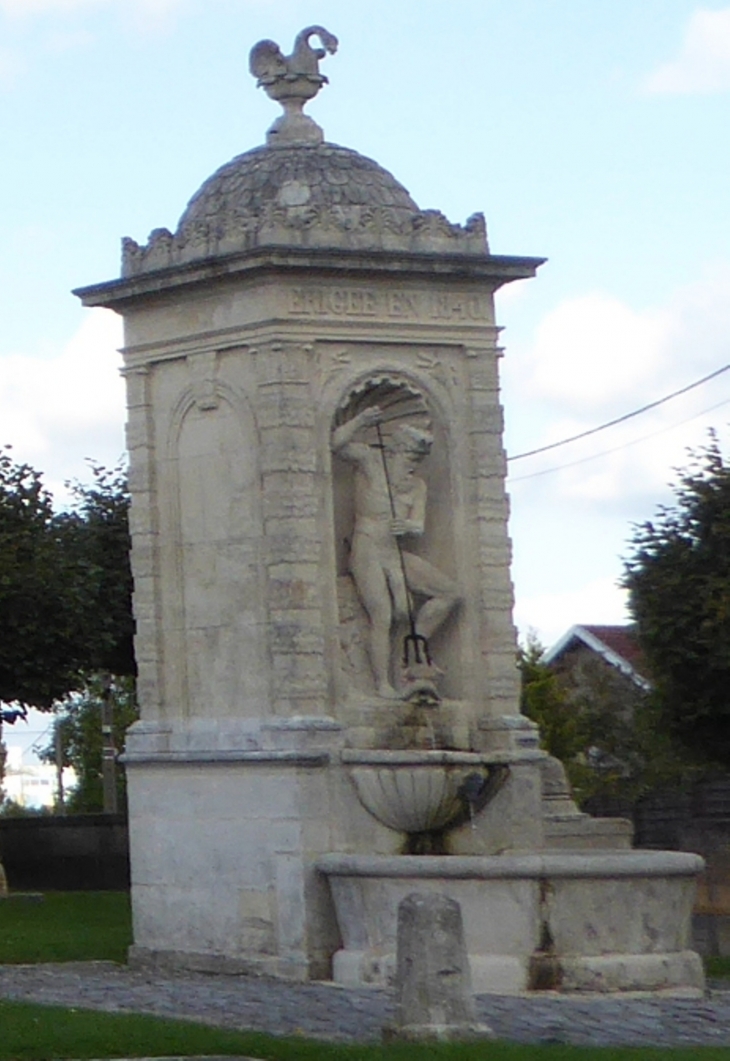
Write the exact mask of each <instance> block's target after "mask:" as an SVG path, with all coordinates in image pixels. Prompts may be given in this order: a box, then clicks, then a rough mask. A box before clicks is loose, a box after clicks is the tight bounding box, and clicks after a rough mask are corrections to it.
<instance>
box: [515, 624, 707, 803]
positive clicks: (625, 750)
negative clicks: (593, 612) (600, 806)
mask: <svg viewBox="0 0 730 1061" xmlns="http://www.w3.org/2000/svg"><path fill="white" fill-rule="evenodd" d="M543 656H544V649H543V647H542V645H540V644H539V642H537V641H536V640H534V639H529V640H528V644H527V647H526V648H524V649H521V650H520V656H519V664H520V670H521V672H522V711H523V713H524V714H526V715H527V716H528V717H529V718H531V719H532V720H533V721H534V722H537V724H538V726H539V727H540V734H541V739H542V745H543V747H544V748H545V750H546V751H548V752H549V753H550V754H551V755H554V756H555V757H556V758H558V759H560V760H561V762H562V763H563V764H564V766H565V769H566V773H567V775H568V778H569V780H570V783H571V786H572V788H573V791H574V794H575V797H576V799H577V800H578V802H579V803H583V802H585V801H586V800H587V799H590V798H591V797H601V798H605V797H609V798H611V799H620V800H622V801H626V802H633V801H634V800H636V799H638V798H639V797H640V796H642V795H644V794H646V793H647V792H649V791H652V790H653V789H656V788H658V787H662V786H665V785H668V784H675V783H677V782H680V781H682V780H683V779H684V778H685V776H686V775H687V763H686V761H685V759H684V758H683V757H682V755H681V754H679V753H678V751H677V749H676V748H675V746H674V745H673V744H672V742H671V740H670V739H669V738H668V736H667V734H666V733H663V732H662V731H661V728H660V727H658V724H657V717H658V706H657V700H656V697H655V695H654V693H653V692H647V691H645V690H643V689H641V688H640V687H639V686H637V685H635V684H634V683H633V682H632V681H631V680H630V679H629V678H627V677H626V676H625V675H623V674H621V673H620V672H618V671H616V670H615V669H614V668H612V667H611V666H610V665H609V664H607V663H606V662H605V661H604V660H603V659H601V658H599V657H596V656H595V655H592V654H589V653H586V654H585V655H583V656H581V657H578V658H576V659H574V660H573V661H572V662H571V665H570V667H565V668H564V669H556V668H553V667H550V666H548V665H547V664H546V663H545V662H544V660H543Z"/></svg>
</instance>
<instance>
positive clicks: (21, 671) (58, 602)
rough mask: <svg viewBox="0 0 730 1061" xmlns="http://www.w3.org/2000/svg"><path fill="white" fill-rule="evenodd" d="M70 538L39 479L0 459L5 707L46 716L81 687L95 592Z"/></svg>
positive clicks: (0, 670)
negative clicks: (85, 619) (85, 632)
mask: <svg viewBox="0 0 730 1061" xmlns="http://www.w3.org/2000/svg"><path fill="white" fill-rule="evenodd" d="M70 536H71V524H70V521H69V519H67V518H59V517H57V516H56V514H55V513H54V511H53V504H52V498H51V495H50V494H49V492H48V491H47V490H46V489H45V487H44V485H43V481H42V477H41V475H40V473H39V472H37V471H35V469H33V468H31V467H30V465H28V464H17V463H16V462H14V461H13V459H12V457H11V455H10V453H9V452H8V449H7V448H6V449H5V450H3V451H0V701H4V702H6V703H12V702H13V701H18V702H20V703H23V704H27V705H31V706H33V707H38V708H40V709H41V710H49V709H50V708H51V707H52V705H53V702H54V700H57V699H59V698H60V697H62V696H64V695H65V694H66V693H67V692H68V691H69V690H70V689H73V688H75V687H76V685H77V684H78V682H79V675H80V673H81V671H82V670H83V667H84V663H85V658H84V657H85V654H86V646H85V645H84V641H83V637H82V636H81V630H80V627H81V623H80V616H81V615H84V614H85V613H86V612H87V609H88V608H89V588H90V587H89V586H88V582H87V579H86V577H85V569H84V564H83V560H82V558H81V557H80V555H79V554H78V552H77V550H75V549H74V548H71V547H70V544H71V543H70Z"/></svg>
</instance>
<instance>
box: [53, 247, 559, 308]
mask: <svg viewBox="0 0 730 1061" xmlns="http://www.w3.org/2000/svg"><path fill="white" fill-rule="evenodd" d="M545 261H546V259H545V258H529V257H517V256H513V255H500V254H495V255H484V256H476V255H456V254H455V255H447V254H408V253H401V252H391V251H354V250H311V249H306V250H305V249H299V248H289V249H282V248H277V247H267V248H256V249H254V250H251V251H244V252H241V253H237V254H229V255H224V256H221V257H216V258H209V259H205V260H203V261H194V262H189V263H186V264H184V265H176V266H172V267H169V268H165V269H159V270H156V271H154V272H147V273H142V274H140V275H138V276H134V277H128V278H122V279H119V280H109V281H107V282H105V283H101V284H91V285H89V286H87V287H79V288H76V289H75V290H74V292H73V293H74V294H75V295H76V296H77V297H78V298H80V299H81V301H82V303H83V304H84V305H85V306H90V307H91V306H103V307H105V308H108V309H119V310H122V309H126V308H127V307H129V306H131V305H133V304H134V303H136V302H140V301H147V300H151V299H155V298H159V297H164V296H169V295H170V294H171V293H173V292H177V291H180V290H182V289H184V288H191V287H200V286H205V285H211V284H213V283H220V281H222V280H226V279H231V280H233V279H239V278H243V277H247V276H251V277H254V276H257V275H266V274H278V275H281V274H282V273H290V274H294V275H299V276H301V275H310V276H319V277H323V276H330V277H337V278H339V279H343V278H344V277H353V278H354V277H366V278H368V277H369V278H374V277H399V278H401V279H404V278H408V279H420V280H429V279H431V280H440V281H447V282H460V281H467V280H471V281H478V282H480V283H483V284H487V285H489V286H490V287H491V288H492V290H496V289H497V288H498V287H502V286H503V285H504V284H508V283H511V282H512V281H513V280H526V279H529V278H530V277H533V276H534V275H535V273H536V272H537V269H538V268H539V267H540V266H541V265H542V264H543V262H545Z"/></svg>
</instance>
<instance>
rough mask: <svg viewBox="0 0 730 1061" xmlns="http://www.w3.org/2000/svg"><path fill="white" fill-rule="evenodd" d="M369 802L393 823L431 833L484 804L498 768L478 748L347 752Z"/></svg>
mask: <svg viewBox="0 0 730 1061" xmlns="http://www.w3.org/2000/svg"><path fill="white" fill-rule="evenodd" d="M343 759H344V761H345V762H347V764H348V766H349V767H350V769H349V774H350V778H351V780H352V783H353V785H354V786H355V791H356V792H357V795H358V798H359V800H360V802H361V803H362V805H363V807H365V809H366V810H367V811H369V813H370V814H372V815H373V817H374V818H377V820H378V821H379V822H380V823H381V824H382V825H385V826H387V828H389V829H394V830H395V831H396V832H401V833H409V834H413V833H430V832H438V831H442V830H444V829H447V828H449V827H450V826H452V825H455V824H457V823H458V822H460V821H463V820H464V819H465V818H468V815H469V811H470V805H471V807H472V809H473V811H474V812H475V813H476V811H478V810H480V809H481V808H482V807H483V806H484V803H485V802H486V800H485V799H484V798H483V796H484V795H486V792H487V791H488V789H489V787H490V781H492V779H493V776H494V775H493V768H490V765H489V764H488V763H487V762H485V759H484V757H483V756H481V755H478V754H475V753H472V752H446V751H434V752H429V751H413V752H407V751H406V752H403V751H398V752H388V751H373V752H365V751H363V752H355V751H351V752H349V753H347V752H346V753H344V754H343Z"/></svg>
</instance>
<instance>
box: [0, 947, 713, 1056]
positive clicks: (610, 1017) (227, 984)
mask: <svg viewBox="0 0 730 1061" xmlns="http://www.w3.org/2000/svg"><path fill="white" fill-rule="evenodd" d="M0 998H5V999H14V1000H16V1001H27V1002H41V1003H47V1004H49V1005H50V1004H55V1005H61V1006H70V1007H78V1008H83V1009H100V1010H107V1011H109V1012H135V1013H154V1014H157V1015H158V1016H162V1017H177V1018H185V1019H187V1020H196V1021H201V1022H205V1023H207V1024H212V1025H217V1026H219V1027H226V1028H237V1029H256V1030H259V1031H266V1032H272V1033H275V1034H292V1033H300V1034H301V1033H304V1034H305V1035H308V1036H313V1037H316V1038H321V1039H331V1040H341V1041H347V1040H360V1041H364V1040H375V1039H378V1038H379V1036H380V1029H381V1027H382V1025H383V1024H384V1023H386V1021H388V1020H389V1019H390V1018H391V1016H392V1012H393V999H392V993H391V992H390V991H387V990H384V989H376V988H363V989H357V990H352V989H349V988H341V987H337V986H335V985H333V984H328V983H315V984H290V983H282V982H281V981H275V980H260V979H253V978H247V977H233V976H209V975H205V974H198V973H181V974H179V975H166V974H161V973H159V972H141V971H133V970H130V969H127V968H125V967H124V966H119V965H114V964H112V963H111V962H79V963H69V964H64V965H16V966H12V965H5V966H0ZM477 1008H478V1014H479V1019H480V1020H483V1021H486V1022H487V1023H488V1024H489V1025H491V1027H492V1028H493V1030H494V1031H495V1033H496V1034H497V1036H498V1037H499V1038H500V1039H509V1040H512V1041H513V1042H522V1043H547V1042H561V1043H575V1044H581V1045H592V1046H608V1045H642V1046H648V1045H657V1046H687V1045H714V1046H717V1045H728V1046H730V991H723V990H711V991H709V992H708V994H707V996H706V997H704V998H682V997H667V996H664V997H656V996H647V995H634V996H630V997H622V998H616V997H614V998H606V997H598V996H595V995H593V996H581V997H577V996H572V997H567V996H561V995H554V994H549V993H546V994H541V995H540V996H539V997H536V996H530V997H524V996H521V997H506V996H499V995H481V996H479V998H478V1000H477Z"/></svg>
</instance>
